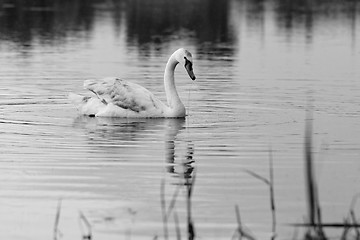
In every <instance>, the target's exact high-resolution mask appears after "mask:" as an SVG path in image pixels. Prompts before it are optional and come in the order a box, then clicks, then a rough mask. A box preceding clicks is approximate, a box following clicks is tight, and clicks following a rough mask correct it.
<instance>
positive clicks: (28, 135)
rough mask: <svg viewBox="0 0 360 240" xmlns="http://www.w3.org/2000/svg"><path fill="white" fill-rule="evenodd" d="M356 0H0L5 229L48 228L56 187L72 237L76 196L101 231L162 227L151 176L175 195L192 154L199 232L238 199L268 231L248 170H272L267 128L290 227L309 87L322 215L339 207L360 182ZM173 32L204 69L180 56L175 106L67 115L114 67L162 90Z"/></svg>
mask: <svg viewBox="0 0 360 240" xmlns="http://www.w3.org/2000/svg"><path fill="white" fill-rule="evenodd" d="M358 2H359V1H355V0H349V1H336V0H323V1H317V0H316V1H302V0H295V1H286V0H256V1H253V0H224V1H216V0H193V1H191V0H174V1H171V2H170V1H166V0H152V1H147V0H131V1H130V0H119V1H117V0H89V1H85V0H53V1H43V0H29V1H20V0H0V66H1V68H0V96H1V99H0V133H1V138H0V147H1V150H0V158H1V161H0V165H1V166H0V169H1V174H0V185H1V186H0V189H1V191H0V205H1V206H2V208H0V223H1V224H2V226H3V227H4V229H10V230H9V231H7V232H4V231H3V232H0V238H4V239H24V238H26V239H36V240H39V239H49V238H51V229H52V228H53V222H54V214H55V211H56V204H57V202H58V199H59V198H62V199H63V201H62V203H63V206H62V208H63V211H62V213H61V219H60V223H61V224H62V225H60V226H59V227H60V230H62V232H63V233H64V236H63V239H77V238H79V236H80V235H79V228H78V227H77V226H78V224H77V220H78V214H77V213H78V211H79V210H81V211H82V212H83V213H84V214H85V215H86V217H87V218H88V219H89V220H90V222H91V224H93V226H94V236H95V233H96V237H97V238H99V239H100V238H102V239H107V240H108V239H119V238H121V237H123V236H124V232H127V233H128V232H132V235H133V236H136V237H133V238H136V239H142V238H144V239H145V238H146V239H149V237H150V238H151V236H154V235H155V234H157V233H158V232H159V231H160V232H161V229H162V220H161V209H160V203H159V192H160V182H161V180H162V179H163V178H165V179H166V181H165V182H166V183H168V185H169V186H166V189H169V192H166V197H169V198H171V196H172V194H173V192H172V190H173V189H172V188H176V187H178V183H179V179H184V178H185V179H188V180H189V182H190V180H192V179H193V178H194V172H195V171H194V163H195V161H196V175H197V176H196V183H195V185H196V186H195V188H194V189H195V190H194V195H193V198H192V204H193V212H192V218H193V221H194V224H195V225H196V230H197V236H199V238H200V237H201V238H203V239H205V238H206V239H229V238H230V237H229V236H230V235H231V234H232V233H233V230H234V227H235V226H236V221H235V216H234V205H235V204H238V206H239V209H240V211H241V217H242V219H244V220H243V221H244V223H249V226H250V227H251V229H252V230H253V232H254V233H255V235H258V237H259V239H269V238H268V236H269V234H270V231H271V230H270V226H271V216H270V212H269V207H268V189H267V188H266V186H264V184H262V183H261V182H260V183H259V181H258V180H257V179H253V178H251V177H249V175H247V174H245V173H244V171H242V170H244V169H245V170H250V171H253V172H256V173H257V174H259V175H260V176H267V174H268V168H267V166H268V152H267V149H268V146H269V144H270V145H271V146H272V148H273V153H274V154H273V155H274V156H273V158H274V173H275V176H274V179H275V188H274V189H275V198H276V206H277V207H278V209H277V211H278V212H277V219H278V222H279V226H278V229H279V234H278V235H279V236H284V239H286V238H289V237H291V236H292V234H293V229H289V228H288V227H287V225H286V224H287V223H289V222H290V223H293V222H299V221H300V222H301V221H302V220H301V219H302V216H303V214H304V213H305V201H304V198H305V191H304V187H303V185H302V183H303V182H304V181H303V158H302V154H303V142H302V141H303V132H304V131H303V130H304V115H305V114H304V109H305V105H306V103H305V102H306V101H305V99H306V98H307V97H308V96H307V95H308V92H309V91H311V92H312V97H313V98H314V118H315V121H314V161H315V163H316V164H317V165H318V166H319V167H318V168H317V169H319V174H318V175H317V176H318V179H319V195H320V197H319V198H320V199H321V201H322V203H321V204H322V213H323V215H322V216H323V218H324V222H325V221H328V222H331V221H333V222H336V221H339V220H341V219H342V217H343V215H344V213H345V212H346V211H347V210H348V203H349V202H350V201H351V199H352V197H353V195H354V194H355V193H356V192H357V191H358V189H357V186H358V185H359V184H360V179H359V177H358V169H359V166H358V156H359V149H360V146H359V142H360V132H359V131H360V130H359V129H360V125H359V121H358V119H359V116H360V110H359V102H360V95H359V92H360V85H359V81H358V79H360V70H359V69H360V68H359V67H358V65H359V64H358V63H359V62H360V59H359V56H360V55H359V52H360V49H359V44H358V42H359V35H358V34H357V33H358V32H359V31H360V18H359V14H360V9H359V3H358ZM180 46H186V47H187V48H188V49H189V50H190V51H191V52H192V53H193V54H194V60H195V61H194V68H195V70H196V72H197V73H198V76H199V78H198V79H197V81H195V82H190V81H189V80H188V77H187V76H185V74H186V73H185V72H184V69H182V68H181V67H179V68H178V69H177V72H176V84H177V89H178V91H179V94H180V97H181V99H182V100H183V102H184V104H185V106H186V107H187V108H188V110H189V111H188V113H189V116H188V117H187V118H186V119H185V120H184V119H182V120H181V119H180V120H177V119H145V120H141V119H140V120H134V119H102V118H88V117H77V113H76V110H75V109H74V108H73V106H71V105H70V104H69V103H68V101H67V99H66V96H67V94H68V92H79V91H81V90H80V89H81V88H82V82H83V80H84V79H87V78H94V77H107V76H112V75H114V76H118V77H122V78H124V79H128V80H130V81H134V82H136V83H139V84H141V85H143V86H146V87H147V88H148V89H149V90H150V91H152V92H154V93H155V94H156V95H157V96H159V98H162V99H165V97H164V90H163V85H162V82H163V81H162V77H163V69H164V66H165V64H166V60H167V58H168V56H169V54H170V53H171V52H173V51H174V50H175V49H176V48H178V47H180ZM185 79H186V80H185ZM323 146H326V147H323ZM185 182H186V181H185ZM334 189H335V190H334ZM183 200H184V198H183V196H182V197H181V191H180V195H179V198H178V202H177V204H176V206H177V209H176V210H177V212H178V214H179V220H180V225H181V226H182V223H184V222H185V221H184V219H185V218H184V216H185V213H184V209H185V204H184V201H183ZM129 212H131V213H134V212H136V214H130V215H129ZM74 213H75V214H74ZM33 216H38V218H36V219H34V217H33ZM299 219H300V220H299ZM19 229H21V230H22V231H19ZM44 229H49V231H44ZM159 229H160V230H159ZM335 235H336V234H335ZM159 236H160V237H161V235H160V234H159ZM174 236H176V235H175V234H174Z"/></svg>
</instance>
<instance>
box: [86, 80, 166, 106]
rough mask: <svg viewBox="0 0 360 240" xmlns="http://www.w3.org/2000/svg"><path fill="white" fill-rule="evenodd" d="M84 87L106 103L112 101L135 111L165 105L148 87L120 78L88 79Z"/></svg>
mask: <svg viewBox="0 0 360 240" xmlns="http://www.w3.org/2000/svg"><path fill="white" fill-rule="evenodd" d="M84 87H85V88H86V89H89V90H90V91H91V92H93V93H94V94H95V95H96V96H97V97H98V98H99V99H100V100H101V101H102V102H103V103H104V104H109V103H112V104H114V105H116V106H118V107H121V108H123V109H129V110H132V111H134V112H141V111H148V110H150V109H153V108H156V109H162V108H163V107H164V105H163V103H162V102H161V101H160V100H158V99H157V98H156V97H155V96H154V95H153V94H152V93H151V92H150V91H149V90H147V89H146V88H144V87H142V86H140V85H138V84H135V83H131V82H128V81H125V80H121V79H119V78H104V79H100V80H86V81H85V82H84Z"/></svg>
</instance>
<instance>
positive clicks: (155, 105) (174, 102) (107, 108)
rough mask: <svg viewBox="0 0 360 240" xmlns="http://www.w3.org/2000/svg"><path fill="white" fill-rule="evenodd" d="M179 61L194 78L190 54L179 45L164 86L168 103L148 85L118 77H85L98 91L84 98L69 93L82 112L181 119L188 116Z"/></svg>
mask: <svg viewBox="0 0 360 240" xmlns="http://www.w3.org/2000/svg"><path fill="white" fill-rule="evenodd" d="M178 63H184V66H185V68H186V70H187V71H188V73H189V76H190V77H191V79H193V80H195V75H194V73H193V71H192V57H191V54H190V53H189V52H188V51H187V50H185V49H183V48H180V49H178V50H177V51H175V52H174V53H173V54H172V55H171V56H170V58H169V60H168V62H167V64H166V68H165V74H164V86H165V93H166V98H167V104H164V103H163V102H161V101H160V100H159V99H158V98H157V97H156V96H155V95H154V94H152V93H151V92H150V91H149V90H147V89H146V88H144V87H142V86H140V85H138V84H135V83H131V82H128V81H125V80H121V79H119V78H104V79H100V80H86V81H85V82H84V88H86V89H88V90H90V91H91V92H93V93H94V94H95V96H94V97H84V96H80V95H77V94H70V95H69V98H70V99H71V100H72V101H73V102H74V103H75V104H76V105H77V108H78V109H79V111H80V113H81V114H83V115H88V116H97V117H122V118H161V117H165V118H179V117H185V115H186V110H185V107H184V104H183V103H182V102H181V100H180V98H179V95H178V93H177V91H176V87H175V82H174V80H175V79H174V70H175V67H176V66H177V64H178Z"/></svg>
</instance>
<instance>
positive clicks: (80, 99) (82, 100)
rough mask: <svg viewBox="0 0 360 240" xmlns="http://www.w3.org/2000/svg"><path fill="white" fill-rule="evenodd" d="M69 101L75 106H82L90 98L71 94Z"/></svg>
mask: <svg viewBox="0 0 360 240" xmlns="http://www.w3.org/2000/svg"><path fill="white" fill-rule="evenodd" d="M68 99H69V100H70V101H71V102H72V103H73V104H75V105H81V104H83V103H85V102H86V101H87V100H88V99H89V97H85V96H82V95H79V94H75V93H69V96H68Z"/></svg>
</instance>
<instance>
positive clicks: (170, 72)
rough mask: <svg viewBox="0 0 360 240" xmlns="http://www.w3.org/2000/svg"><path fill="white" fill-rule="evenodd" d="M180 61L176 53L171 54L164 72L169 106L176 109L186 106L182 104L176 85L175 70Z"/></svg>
mask: <svg viewBox="0 0 360 240" xmlns="http://www.w3.org/2000/svg"><path fill="white" fill-rule="evenodd" d="M178 63H179V62H178V61H177V60H176V59H175V56H174V54H173V55H171V57H170V58H169V60H168V62H167V64H166V68H165V74H164V86H165V93H166V99H167V103H168V106H169V107H170V108H172V109H176V108H179V107H180V108H184V105H183V104H182V102H181V100H180V98H179V95H178V93H177V91H176V87H175V78H174V71H175V68H176V65H177V64H178Z"/></svg>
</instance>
